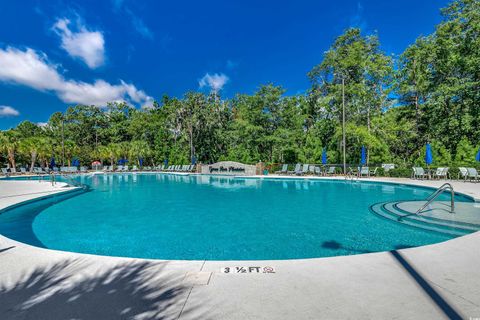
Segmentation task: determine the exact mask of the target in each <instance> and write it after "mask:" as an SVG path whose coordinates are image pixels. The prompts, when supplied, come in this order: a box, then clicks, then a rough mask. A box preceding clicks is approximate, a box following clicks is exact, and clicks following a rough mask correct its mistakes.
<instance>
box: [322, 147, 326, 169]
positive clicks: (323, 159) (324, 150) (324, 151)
mask: <svg viewBox="0 0 480 320" xmlns="http://www.w3.org/2000/svg"><path fill="white" fill-rule="evenodd" d="M322 164H323V165H325V164H327V150H326V149H325V148H323V150H322Z"/></svg>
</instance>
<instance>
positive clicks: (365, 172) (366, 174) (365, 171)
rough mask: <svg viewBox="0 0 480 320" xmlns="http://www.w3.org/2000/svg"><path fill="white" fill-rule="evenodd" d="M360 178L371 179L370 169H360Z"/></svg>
mask: <svg viewBox="0 0 480 320" xmlns="http://www.w3.org/2000/svg"><path fill="white" fill-rule="evenodd" d="M358 176H359V177H367V178H369V177H370V169H369V168H368V167H360V168H358Z"/></svg>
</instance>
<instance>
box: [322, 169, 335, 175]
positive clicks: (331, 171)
mask: <svg viewBox="0 0 480 320" xmlns="http://www.w3.org/2000/svg"><path fill="white" fill-rule="evenodd" d="M335 169H336V168H335V167H328V169H327V170H326V171H325V175H327V176H328V175H330V176H333V175H335V173H336V170H335Z"/></svg>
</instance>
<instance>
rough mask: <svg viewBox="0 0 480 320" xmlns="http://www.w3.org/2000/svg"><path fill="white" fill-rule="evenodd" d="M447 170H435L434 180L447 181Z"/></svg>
mask: <svg viewBox="0 0 480 320" xmlns="http://www.w3.org/2000/svg"><path fill="white" fill-rule="evenodd" d="M448 169H449V168H437V170H436V171H435V173H434V174H433V177H434V178H438V179H439V180H440V179H447V178H448Z"/></svg>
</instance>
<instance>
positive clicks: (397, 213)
mask: <svg viewBox="0 0 480 320" xmlns="http://www.w3.org/2000/svg"><path fill="white" fill-rule="evenodd" d="M399 203H401V202H400V201H395V202H382V203H377V204H374V205H372V206H371V207H370V210H371V211H372V212H373V213H375V214H376V215H378V216H380V217H382V218H385V219H388V220H391V221H394V222H397V223H401V224H404V225H408V226H411V227H415V228H420V229H424V230H428V231H433V232H438V233H442V234H446V235H450V236H463V235H466V234H469V233H472V232H475V231H478V230H480V225H478V224H473V223H466V222H460V221H454V220H446V219H439V218H435V217H427V216H422V215H411V214H410V212H407V211H405V210H403V209H401V208H399V207H398V204H399Z"/></svg>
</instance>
